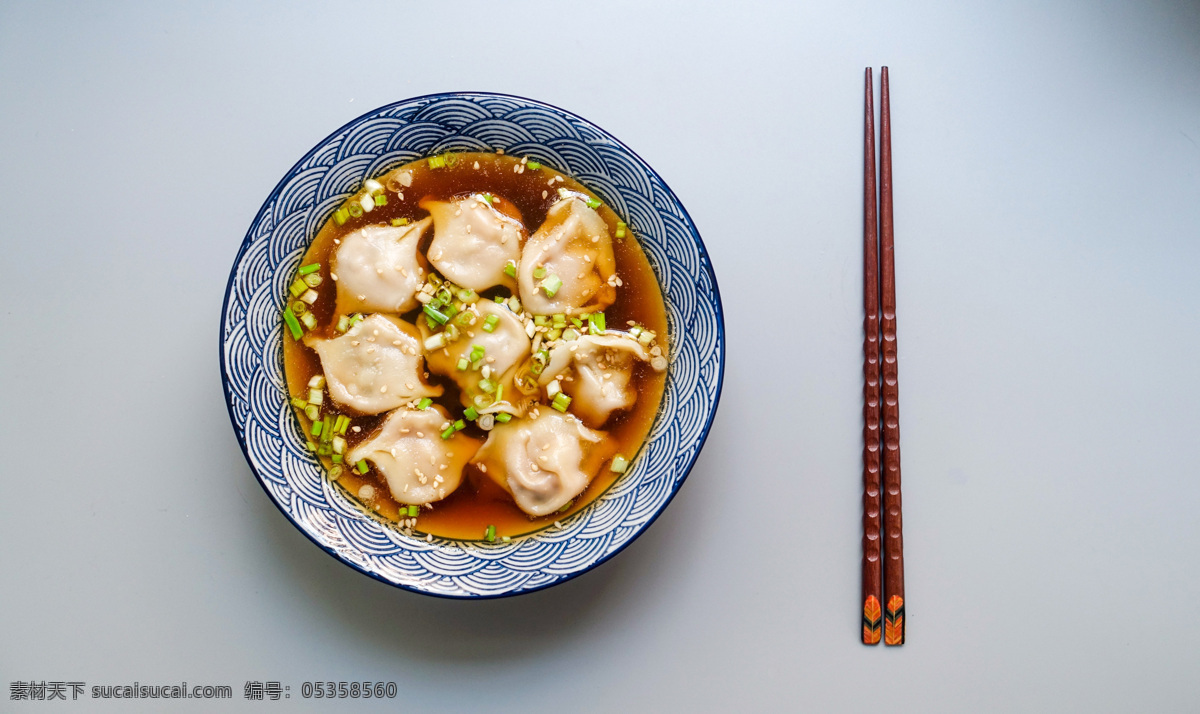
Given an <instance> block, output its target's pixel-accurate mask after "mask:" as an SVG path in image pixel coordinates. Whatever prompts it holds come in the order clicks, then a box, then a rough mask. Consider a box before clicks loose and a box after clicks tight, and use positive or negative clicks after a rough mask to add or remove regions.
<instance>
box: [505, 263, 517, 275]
mask: <svg viewBox="0 0 1200 714" xmlns="http://www.w3.org/2000/svg"><path fill="white" fill-rule="evenodd" d="M504 274H505V275H507V276H508V277H510V278H515V277H517V264H516V262H515V261H512V260H510V261H508V264H507V265H505V266H504Z"/></svg>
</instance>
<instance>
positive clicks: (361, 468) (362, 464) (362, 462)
mask: <svg viewBox="0 0 1200 714" xmlns="http://www.w3.org/2000/svg"><path fill="white" fill-rule="evenodd" d="M354 468H355V469H357V470H358V472H359V473H360V474H365V473H366V472H367V460H366V459H359V460H358V463H356V464H354Z"/></svg>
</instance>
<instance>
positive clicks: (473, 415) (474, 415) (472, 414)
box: [463, 407, 479, 421]
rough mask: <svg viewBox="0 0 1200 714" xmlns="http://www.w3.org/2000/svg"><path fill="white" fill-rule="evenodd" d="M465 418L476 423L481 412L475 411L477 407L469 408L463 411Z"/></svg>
mask: <svg viewBox="0 0 1200 714" xmlns="http://www.w3.org/2000/svg"><path fill="white" fill-rule="evenodd" d="M463 416H464V417H466V418H467V419H470V420H471V421H475V420H476V419H478V418H479V412H477V411H475V407H467V408H466V410H465V411H463Z"/></svg>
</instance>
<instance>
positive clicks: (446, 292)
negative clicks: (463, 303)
mask: <svg viewBox="0 0 1200 714" xmlns="http://www.w3.org/2000/svg"><path fill="white" fill-rule="evenodd" d="M437 300H438V302H440V303H441V304H443V305H449V304H450V302H451V301H452V300H454V293H453V292H451V291H450V288H449V287H447V285H443V286H442V287H440V288H438V291H437Z"/></svg>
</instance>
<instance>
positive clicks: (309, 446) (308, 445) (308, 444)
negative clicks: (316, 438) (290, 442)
mask: <svg viewBox="0 0 1200 714" xmlns="http://www.w3.org/2000/svg"><path fill="white" fill-rule="evenodd" d="M304 448H306V449H308V450H309V451H316V450H317V445H316V444H314V443H312V442H311V441H306V442H304Z"/></svg>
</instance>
